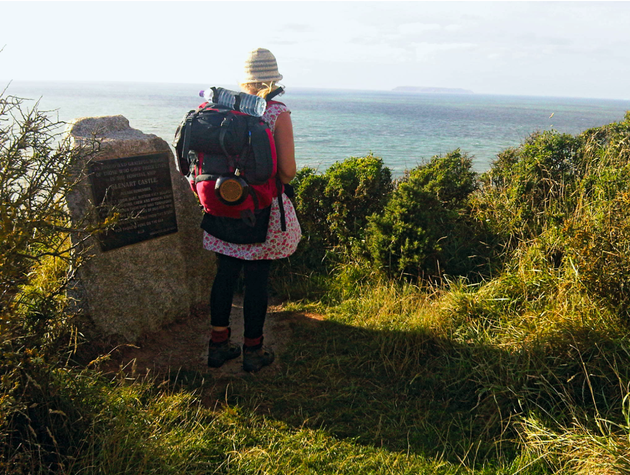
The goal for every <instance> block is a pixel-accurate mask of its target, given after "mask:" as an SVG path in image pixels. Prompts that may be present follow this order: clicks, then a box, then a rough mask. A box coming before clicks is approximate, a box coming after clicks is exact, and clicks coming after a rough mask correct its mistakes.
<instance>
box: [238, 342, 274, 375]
mask: <svg viewBox="0 0 630 475" xmlns="http://www.w3.org/2000/svg"><path fill="white" fill-rule="evenodd" d="M275 357H276V355H274V353H273V350H272V349H271V348H268V347H266V346H261V347H260V348H257V349H255V350H248V349H247V347H245V348H244V349H243V369H244V370H245V371H247V372H248V373H255V372H256V371H259V370H260V368H262V367H263V366H268V365H270V364H271V363H273V360H274V359H275Z"/></svg>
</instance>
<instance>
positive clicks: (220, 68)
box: [0, 1, 630, 99]
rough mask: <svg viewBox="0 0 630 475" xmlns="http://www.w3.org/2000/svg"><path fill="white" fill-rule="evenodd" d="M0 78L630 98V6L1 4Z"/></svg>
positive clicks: (264, 2)
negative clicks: (261, 58)
mask: <svg viewBox="0 0 630 475" xmlns="http://www.w3.org/2000/svg"><path fill="white" fill-rule="evenodd" d="M3 46H4V51H2V52H1V53H0V80H2V81H4V82H6V81H7V80H16V81H18V80H51V81H67V80H78V81H98V80H103V81H134V82H172V83H204V84H206V83H207V84H208V85H213V84H236V83H237V82H238V80H239V79H240V78H241V73H242V64H243V60H244V57H245V55H246V53H247V52H248V51H250V50H252V49H254V48H257V47H263V48H268V49H270V50H271V51H272V52H273V53H274V54H275V56H276V58H277V59H278V64H279V68H280V72H281V73H282V74H283V75H284V81H283V83H284V84H285V85H286V86H287V87H314V88H333V89H370V90H389V89H392V88H394V87H396V86H422V87H448V88H464V89H470V90H472V91H474V92H475V93H479V94H511V95H529V96H531V95H535V96H566V97H593V98H610V99H630V2H627V1H621V2H474V1H470V2H420V1H407V2H365V1H353V2H330V1H323V2H289V1H284V2H266V1H260V2H239V1H232V2H202V1H199V2H154V1H143V2H54V1H53V2H28V1H21V2H5V1H0V48H2V47H3Z"/></svg>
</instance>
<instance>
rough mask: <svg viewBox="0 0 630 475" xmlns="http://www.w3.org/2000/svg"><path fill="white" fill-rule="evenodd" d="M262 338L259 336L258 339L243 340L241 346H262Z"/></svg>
mask: <svg viewBox="0 0 630 475" xmlns="http://www.w3.org/2000/svg"><path fill="white" fill-rule="evenodd" d="M262 342H263V336H262V335H260V336H259V337H258V338H243V345H244V346H245V347H247V348H249V347H252V346H258V347H259V346H262Z"/></svg>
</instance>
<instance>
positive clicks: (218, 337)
mask: <svg viewBox="0 0 630 475" xmlns="http://www.w3.org/2000/svg"><path fill="white" fill-rule="evenodd" d="M229 338H230V329H229V328H226V329H225V330H222V331H220V332H218V331H216V330H212V332H211V333H210V340H211V341H212V343H223V342H224V341H227V340H228V339H229Z"/></svg>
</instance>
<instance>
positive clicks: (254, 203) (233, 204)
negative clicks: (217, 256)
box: [173, 101, 285, 244]
mask: <svg viewBox="0 0 630 475" xmlns="http://www.w3.org/2000/svg"><path fill="white" fill-rule="evenodd" d="M269 104H273V102H271V101H270V102H269ZM173 145H174V146H175V150H176V154H177V162H176V163H177V165H178V169H179V171H180V172H181V173H182V174H183V175H185V176H187V177H188V178H189V180H190V184H191V187H192V189H193V192H194V193H195V194H196V195H197V197H198V198H199V202H200V203H201V205H202V207H203V209H204V211H205V214H204V218H203V221H202V223H201V227H202V228H203V229H204V230H206V231H207V232H208V233H209V234H211V235H213V236H215V237H217V238H219V239H222V240H224V241H228V242H233V243H237V244H248V243H256V242H264V241H265V239H266V235H267V227H268V222H269V216H270V212H271V202H272V199H273V198H274V197H276V196H277V197H279V198H278V199H279V207H280V211H281V222H282V229H283V230H284V229H285V222H284V213H283V211H284V209H283V206H282V201H281V197H282V190H283V187H282V183H281V182H280V180H279V178H278V176H277V156H276V147H275V142H274V139H273V134H272V132H271V129H270V128H269V126H268V125H267V124H266V123H265V122H264V121H263V120H262V119H261V118H259V117H252V116H250V115H246V114H243V113H241V112H238V111H235V110H232V109H228V108H226V107H223V106H219V105H217V104H212V103H204V104H202V105H201V106H199V108H198V109H197V110H192V111H190V112H189V113H188V114H187V115H186V117H184V120H183V121H182V123H181V124H180V126H179V127H178V129H177V132H176V134H175V141H174V144H173Z"/></svg>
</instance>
